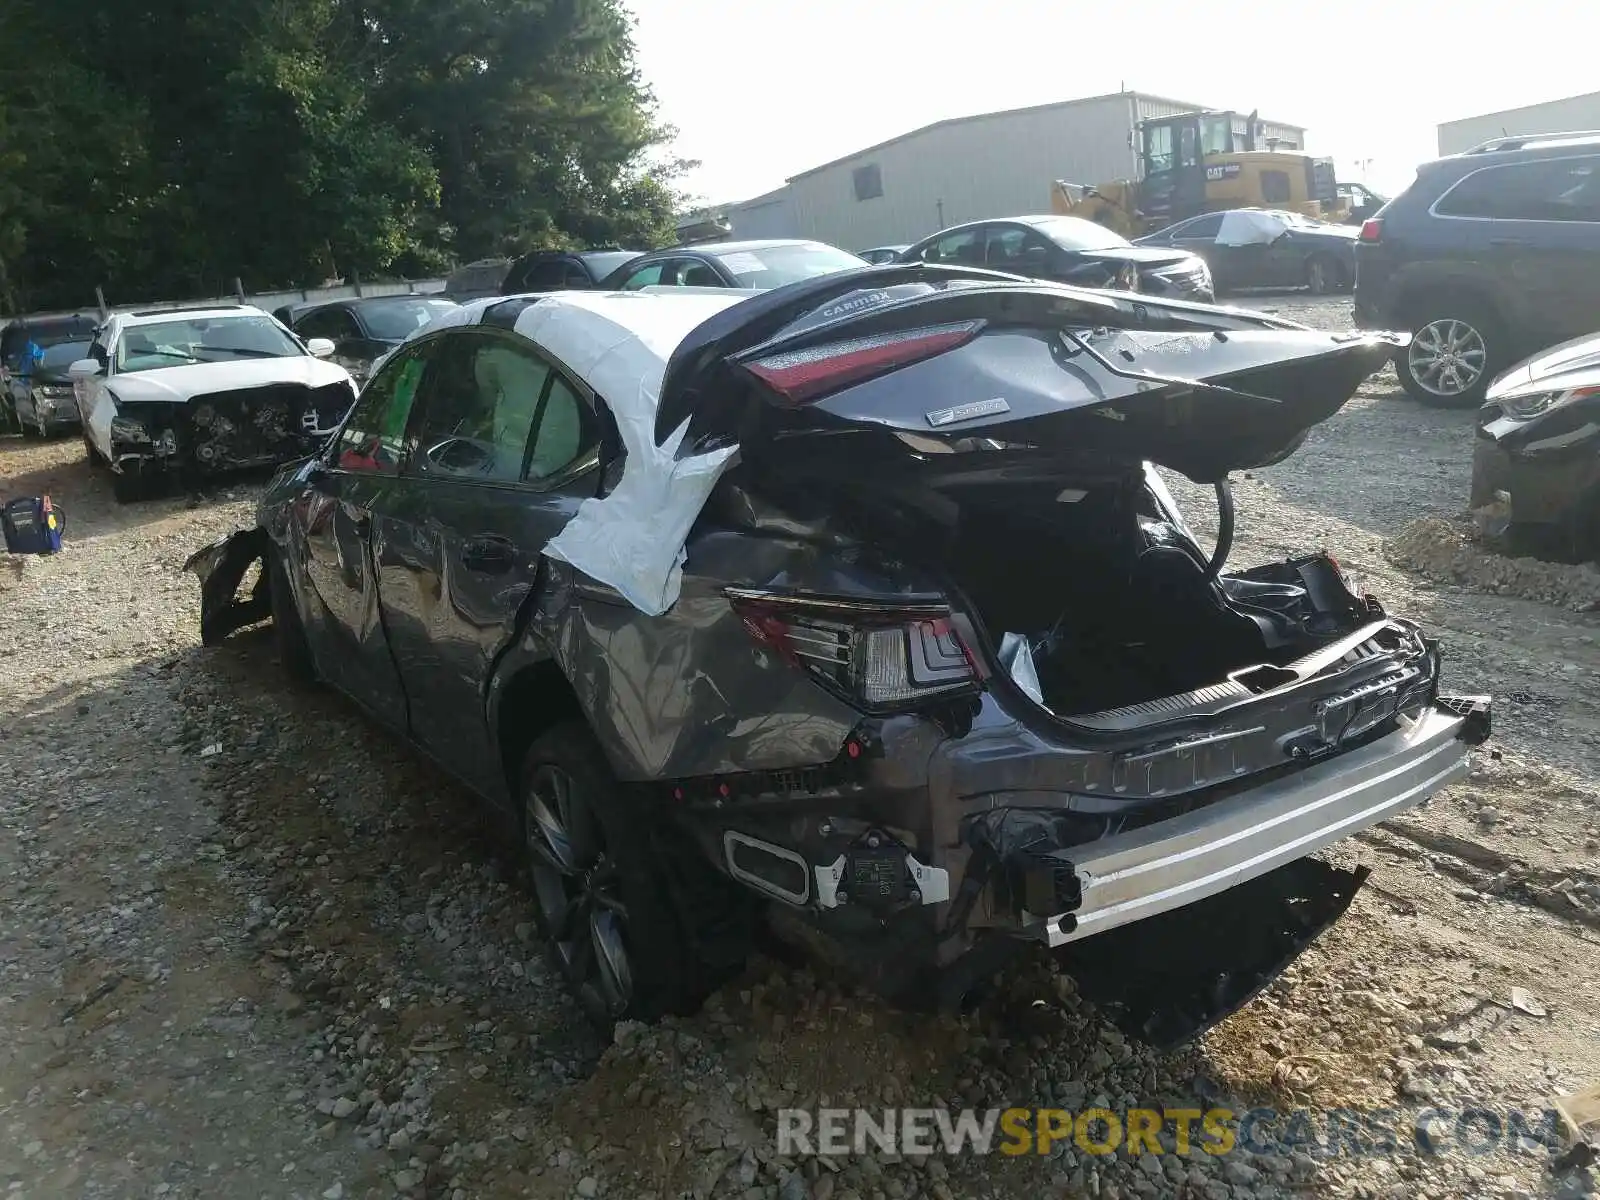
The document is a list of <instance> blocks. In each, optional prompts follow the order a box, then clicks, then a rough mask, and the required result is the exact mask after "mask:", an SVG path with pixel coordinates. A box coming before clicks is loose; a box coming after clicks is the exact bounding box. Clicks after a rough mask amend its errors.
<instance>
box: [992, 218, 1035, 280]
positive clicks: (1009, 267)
mask: <svg viewBox="0 0 1600 1200" xmlns="http://www.w3.org/2000/svg"><path fill="white" fill-rule="evenodd" d="M1049 259H1050V243H1049V242H1047V241H1045V240H1044V238H1042V237H1040V236H1039V235H1038V234H1037V233H1035V232H1033V230H1031V229H1024V228H1023V227H1022V226H1020V225H991V226H989V250H988V265H989V266H991V267H993V268H994V269H995V270H997V271H1019V270H1023V269H1024V268H1032V269H1034V270H1037V269H1039V268H1040V267H1042V266H1044V265H1045V264H1046V263H1047V262H1048V261H1049Z"/></svg>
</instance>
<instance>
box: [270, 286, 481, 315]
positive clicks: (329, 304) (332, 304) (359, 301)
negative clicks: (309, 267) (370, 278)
mask: <svg viewBox="0 0 1600 1200" xmlns="http://www.w3.org/2000/svg"><path fill="white" fill-rule="evenodd" d="M418 300H422V301H430V300H436V301H438V302H439V303H441V304H460V303H461V301H459V300H452V299H451V298H450V297H449V296H446V295H445V294H444V293H443V292H401V293H399V294H397V295H394V296H346V297H344V298H343V299H342V300H313V301H311V302H310V303H306V304H296V305H292V306H291V307H290V310H289V311H290V312H291V313H292V314H293V315H294V318H295V320H297V321H298V320H299V319H300V318H301V317H304V316H307V315H308V314H310V313H314V312H320V311H322V310H323V309H325V308H340V307H343V308H373V307H376V306H378V305H381V304H401V303H405V302H407V301H410V302H412V303H415V302H416V301H418Z"/></svg>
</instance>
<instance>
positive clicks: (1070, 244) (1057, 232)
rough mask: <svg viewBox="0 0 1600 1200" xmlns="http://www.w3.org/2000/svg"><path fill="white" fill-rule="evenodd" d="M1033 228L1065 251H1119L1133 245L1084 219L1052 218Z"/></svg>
mask: <svg viewBox="0 0 1600 1200" xmlns="http://www.w3.org/2000/svg"><path fill="white" fill-rule="evenodd" d="M1033 227H1034V228H1035V229H1037V230H1038V231H1039V232H1040V233H1042V234H1044V235H1045V237H1047V238H1049V239H1050V240H1051V241H1052V242H1054V243H1055V244H1056V245H1058V246H1060V247H1061V248H1062V249H1063V250H1117V249H1120V248H1121V247H1123V246H1131V245H1132V244H1133V243H1132V242H1130V241H1128V239H1127V238H1125V237H1123V236H1122V235H1121V234H1120V233H1113V232H1112V231H1111V230H1109V229H1107V228H1106V227H1105V226H1104V225H1101V224H1098V223H1096V222H1094V221H1085V220H1084V219H1083V218H1082V217H1052V218H1051V219H1050V220H1048V221H1035V222H1033Z"/></svg>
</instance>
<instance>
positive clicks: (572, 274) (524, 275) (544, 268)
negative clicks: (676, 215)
mask: <svg viewBox="0 0 1600 1200" xmlns="http://www.w3.org/2000/svg"><path fill="white" fill-rule="evenodd" d="M640 253H641V252H640V251H638V250H535V251H534V252H533V253H532V254H524V255H523V256H522V257H521V258H519V259H517V261H516V262H514V263H512V264H511V270H509V271H507V272H506V278H505V282H504V283H502V284H501V285H500V294H501V295H502V296H522V295H526V294H527V293H529V292H570V291H582V290H584V289H586V288H597V287H599V286H600V284H601V283H602V282H603V281H604V280H605V278H606V276H607V275H610V274H611V273H612V272H613V271H616V270H619V269H621V268H622V267H625V266H627V265H628V264H629V263H630V262H632V261H633V260H634V259H636V258H638V257H639V255H640Z"/></svg>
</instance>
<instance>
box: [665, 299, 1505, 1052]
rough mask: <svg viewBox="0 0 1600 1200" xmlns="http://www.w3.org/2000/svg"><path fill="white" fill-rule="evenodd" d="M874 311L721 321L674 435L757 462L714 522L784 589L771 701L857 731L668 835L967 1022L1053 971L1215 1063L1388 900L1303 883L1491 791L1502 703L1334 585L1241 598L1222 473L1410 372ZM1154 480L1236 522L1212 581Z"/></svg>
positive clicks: (1125, 324) (1384, 342) (1105, 332)
mask: <svg viewBox="0 0 1600 1200" xmlns="http://www.w3.org/2000/svg"><path fill="white" fill-rule="evenodd" d="M861 275H863V276H864V277H866V281H865V283H864V285H863V284H862V283H860V282H858V283H857V286H855V287H851V286H850V284H849V282H848V281H845V282H834V283H832V284H828V285H825V286H818V287H815V288H811V289H798V290H797V289H786V291H788V292H789V293H790V294H789V295H782V294H776V293H775V294H771V295H768V296H764V297H761V298H758V299H756V300H752V301H749V302H747V303H746V304H741V305H739V306H737V307H735V308H732V309H729V310H727V311H726V312H724V313H722V314H720V315H719V316H718V317H716V318H713V319H712V320H711V321H708V322H706V325H705V326H704V327H702V328H701V329H700V330H697V331H696V332H695V333H694V334H692V335H691V336H690V338H689V339H687V340H686V341H685V342H684V343H683V344H682V345H681V346H680V347H679V349H678V352H677V353H676V354H675V355H674V357H673V359H672V362H671V363H670V364H669V366H668V368H667V371H666V377H665V380H664V383H663V387H662V390H661V396H660V400H659V404H658V411H657V425H656V434H657V438H658V441H662V442H665V441H666V440H667V439H668V438H670V437H673V436H677V435H678V434H679V433H680V432H682V433H683V435H684V441H683V445H684V446H686V447H688V449H687V450H685V451H683V453H687V454H703V453H710V452H714V451H715V450H717V449H718V448H719V447H726V446H728V445H734V444H736V445H737V446H738V463H737V466H735V467H734V468H732V469H731V470H730V471H729V472H728V474H727V475H726V476H725V477H724V479H723V480H722V482H721V484H719V486H718V491H717V493H716V494H715V495H714V496H713V501H712V503H711V504H710V505H709V506H708V509H707V515H706V517H705V518H704V521H703V523H709V524H710V525H714V526H715V527H716V528H717V530H719V531H722V530H727V529H736V530H739V531H740V532H742V533H743V534H744V535H745V536H746V537H747V538H748V539H750V540H749V541H748V543H747V544H748V545H749V546H750V547H751V553H752V554H756V555H770V556H772V557H773V559H774V561H775V562H779V563H781V564H782V569H781V570H778V571H775V572H774V573H773V574H772V575H771V577H770V578H768V579H765V580H763V581H759V582H758V584H757V585H756V586H732V587H728V588H727V589H725V597H726V600H727V604H728V608H729V614H730V616H731V617H732V618H734V619H737V621H738V622H739V623H740V624H741V625H742V626H743V630H744V634H745V636H746V637H747V638H748V639H749V643H750V646H753V648H754V652H755V653H756V654H757V655H758V656H760V658H761V661H762V662H763V664H764V668H765V669H767V671H768V675H767V676H764V678H767V679H770V678H771V670H772V669H774V668H778V667H781V668H783V669H786V670H787V671H789V672H791V673H792V675H793V676H794V677H797V678H800V679H805V680H807V681H808V682H809V683H811V684H812V685H813V686H815V687H816V688H819V689H821V690H822V691H823V692H825V693H826V694H827V695H828V696H829V697H831V698H832V699H833V700H835V701H837V703H838V705H840V706H842V707H840V708H839V709H838V710H837V711H838V712H848V713H853V714H855V716H856V720H855V723H854V725H853V726H852V727H851V728H850V729H849V731H848V735H847V737H846V738H845V739H844V742H843V744H842V745H839V746H838V747H837V754H836V755H835V756H834V757H833V759H832V761H826V762H812V763H809V764H805V765H803V766H797V767H795V768H793V769H783V770H763V771H730V772H726V773H721V774H717V775H708V776H697V777H691V778H681V779H670V780H665V781H663V783H664V786H665V788H666V799H667V800H668V802H669V803H670V804H672V805H673V806H674V808H675V811H677V812H678V813H679V814H680V815H681V819H682V820H683V822H684V823H685V824H686V825H688V826H689V827H690V828H691V829H692V830H693V831H695V832H696V834H697V835H698V837H699V838H700V842H701V845H702V847H703V848H704V849H705V851H706V853H707V854H708V856H709V857H711V858H712V859H713V860H714V861H715V862H716V863H717V864H718V865H719V866H720V867H721V869H723V870H724V871H726V872H727V873H728V874H730V875H731V876H732V877H733V878H735V879H737V880H739V881H740V882H742V883H744V884H745V885H746V886H748V887H750V888H751V889H752V890H754V891H756V892H757V893H759V894H761V895H762V896H764V897H765V898H767V899H769V900H772V901H774V902H775V904H774V910H775V912H776V914H777V915H778V917H779V924H780V925H781V926H782V927H783V928H784V929H785V930H786V931H788V932H790V933H791V934H793V935H794V936H796V937H797V938H799V939H801V940H803V941H805V942H806V943H807V944H808V945H810V946H812V947H814V948H815V949H817V950H819V951H821V952H822V953H824V954H825V955H826V956H830V957H835V958H838V959H840V960H841V961H843V962H845V963H847V964H848V965H850V966H852V967H854V968H855V969H856V970H858V971H860V972H863V973H864V974H866V975H867V976H868V977H869V978H872V979H873V980H874V981H875V982H877V983H878V984H879V985H880V986H882V987H883V988H884V990H886V991H888V992H890V993H891V994H894V995H896V996H898V997H900V998H902V999H914V998H915V999H921V1000H925V1001H927V1000H937V1001H939V1002H940V1003H945V1004H956V1003H959V1002H961V1000H962V999H963V998H964V997H966V996H968V995H969V994H970V993H971V992H972V990H973V988H974V986H975V985H976V984H978V983H980V982H981V981H982V980H983V979H984V978H985V977H987V976H988V975H989V974H991V973H992V972H993V969H994V967H995V966H996V964H998V963H999V962H1001V961H1003V960H1004V959H1005V958H1007V957H1009V956H1010V955H1011V954H1014V953H1017V952H1018V951H1019V950H1022V949H1025V948H1026V947H1028V946H1030V945H1032V946H1037V947H1043V948H1047V949H1049V950H1052V951H1054V952H1056V954H1057V956H1058V957H1059V958H1060V960H1061V962H1062V965H1063V967H1064V968H1065V969H1067V970H1070V971H1072V972H1073V973H1074V975H1076V976H1077V977H1078V978H1079V980H1080V982H1081V983H1082V985H1083V988H1084V991H1085V993H1086V994H1088V995H1090V996H1091V997H1092V998H1095V999H1097V1000H1099V1001H1100V1002H1101V1003H1102V1004H1103V1005H1104V1006H1105V1008H1106V1011H1107V1012H1108V1014H1110V1015H1111V1016H1112V1017H1113V1018H1114V1019H1116V1020H1118V1021H1119V1023H1121V1024H1123V1025H1124V1026H1125V1027H1126V1028H1128V1029H1129V1030H1130V1031H1132V1032H1134V1033H1136V1034H1137V1035H1138V1036H1140V1037H1142V1038H1144V1039H1146V1040H1149V1041H1154V1042H1157V1043H1160V1044H1174V1043H1176V1042H1181V1041H1184V1040H1187V1039H1188V1038H1191V1037H1193V1036H1194V1035H1195V1034H1196V1033H1198V1032H1199V1031H1200V1030H1202V1029H1204V1028H1205V1027H1207V1026H1208V1025H1210V1024H1212V1023H1214V1022H1215V1021H1216V1020H1219V1019H1221V1018H1222V1017H1223V1016H1226V1015H1227V1014H1228V1013H1229V1012H1232V1011H1233V1010H1234V1009H1236V1008H1237V1007H1238V1006H1239V1005H1241V1004H1243V1003H1244V1002H1246V1001H1247V1000H1248V999H1249V998H1250V997H1251V996H1253V995H1254V994H1255V993H1256V992H1257V991H1259V990H1260V988H1261V987H1263V986H1265V985H1266V983H1268V982H1270V980H1271V979H1272V978H1274V977H1275V976H1276V975H1277V974H1278V973H1279V972H1280V971H1281V970H1282V969H1283V967H1284V966H1285V965H1287V963H1288V962H1289V961H1291V960H1292V959H1293V957H1294V956H1295V955H1296V954H1298V953H1299V951H1300V950H1302V949H1303V948H1304V947H1305V946H1306V945H1307V944H1309V942H1310V941H1311V939H1312V938H1314V937H1315V936H1316V935H1317V934H1318V933H1319V932H1320V931H1321V930H1322V929H1323V928H1325V927H1326V926H1327V925H1328V924H1330V923H1331V922H1333V921H1334V920H1336V919H1337V918H1338V916H1339V915H1340V914H1342V913H1343V912H1344V910H1345V909H1346V907H1347V906H1348V905H1349V903H1350V901H1351V899H1352V897H1353V896H1354V894H1355V892H1356V890H1357V889H1358V888H1359V886H1360V884H1361V882H1362V880H1363V879H1364V873H1362V872H1360V871H1348V870H1341V869H1336V868H1334V867H1331V866H1328V865H1327V864H1325V863H1322V862H1320V861H1318V860H1316V859H1313V858H1310V857H1309V856H1312V855H1314V854H1316V853H1317V852H1318V851H1321V850H1323V849H1324V848H1326V847H1328V846H1330V845H1332V844H1334V843H1336V842H1338V841H1341V840H1343V839H1345V838H1348V837H1349V836H1351V835H1352V834H1355V833H1357V832H1359V831H1360V830H1362V829H1364V828H1366V827H1368V826H1370V825H1372V824H1374V823H1376V822H1378V821H1381V820H1384V819H1385V818H1387V817H1389V816H1392V815H1394V814H1396V813H1399V812H1402V811H1404V810H1406V809H1408V808H1410V807H1412V806H1414V805H1416V804H1418V803H1420V802H1421V801H1422V800H1424V799H1425V798H1426V797H1427V796H1429V795H1431V794H1432V793H1433V792H1434V791H1436V790H1438V789H1439V788H1441V787H1444V786H1446V785H1448V784H1449V783H1451V782H1454V781H1455V780H1458V779H1460V778H1462V777H1463V776H1464V775H1465V774H1466V772H1467V770H1468V751H1469V748H1470V747H1471V746H1472V745H1475V744H1478V743H1480V742H1481V741H1483V740H1484V739H1485V738H1486V737H1487V736H1488V733H1489V702H1488V699H1487V698H1486V697H1477V696H1474V697H1465V698H1458V697H1451V696H1449V695H1446V694H1443V693H1441V690H1440V653H1439V649H1438V646H1437V645H1436V644H1435V643H1434V642H1433V641H1432V640H1431V639H1429V638H1427V637H1426V636H1424V635H1423V633H1422V631H1421V630H1420V629H1419V628H1418V627H1417V626H1415V625H1414V624H1412V623H1411V622H1409V621H1406V620H1404V619H1401V618H1397V617H1393V616H1391V615H1389V614H1388V613H1386V612H1385V610H1384V609H1383V607H1382V605H1381V603H1380V602H1379V601H1378V600H1377V599H1376V598H1374V597H1372V596H1370V595H1368V594H1365V593H1364V592H1362V591H1361V590H1360V589H1359V588H1358V587H1356V586H1354V585H1353V584H1352V582H1351V581H1350V580H1349V579H1348V577H1347V576H1346V574H1345V572H1344V571H1343V570H1342V569H1341V568H1340V566H1339V565H1338V563H1337V562H1336V560H1335V559H1334V558H1332V557H1331V556H1330V555H1328V554H1327V553H1325V552H1322V551H1312V552H1308V553H1306V554H1302V555H1298V556H1294V557H1291V558H1288V559H1287V560H1284V561H1279V562H1272V563H1267V564H1263V565H1260V566H1256V567H1253V568H1250V569H1246V570H1241V571H1226V570H1224V569H1223V568H1224V565H1225V559H1226V557H1227V554H1228V549H1229V545H1230V543H1231V535H1232V524H1233V511H1232V503H1231V495H1230V493H1229V492H1228V490H1227V485H1226V478H1227V475H1228V474H1229V472H1231V471H1238V470H1245V469H1250V468H1254V467H1259V466H1263V465H1266V464H1270V463H1274V462H1277V461H1280V460H1281V459H1283V458H1285V457H1287V455H1289V454H1290V453H1292V452H1293V450H1294V449H1295V448H1296V447H1297V446H1298V445H1299V444H1300V443H1301V441H1303V439H1304V437H1305V435H1306V433H1307V431H1308V430H1309V429H1310V428H1311V427H1312V426H1314V425H1315V424H1317V423H1318V422H1319V421H1322V420H1324V419H1326V418H1327V417H1329V416H1331V415H1332V414H1333V413H1335V412H1336V411H1337V410H1338V409H1339V408H1340V407H1341V406H1342V405H1343V404H1344V403H1345V401H1346V400H1348V399H1349V397H1350V396H1351V395H1352V394H1354V392H1355V389H1356V387H1357V386H1358V385H1359V384H1360V383H1361V381H1362V380H1364V379H1365V378H1366V377H1367V375H1369V374H1370V373H1371V372H1373V371H1375V370H1377V369H1379V368H1381V367H1382V366H1383V365H1384V364H1385V363H1386V362H1387V361H1388V360H1389V358H1390V357H1391V356H1392V354H1393V353H1394V350H1395V349H1396V347H1397V346H1399V345H1402V344H1403V342H1404V338H1403V336H1396V335H1387V334H1348V335H1345V334H1327V333H1319V332H1315V331H1312V330H1308V329H1304V328H1303V327H1299V326H1295V325H1293V323H1290V322H1284V321H1278V320H1275V319H1272V318H1268V317H1263V316H1259V315H1255V314H1248V313H1241V312H1237V311H1233V310H1225V309H1217V308H1209V307H1203V306H1194V305H1182V304H1170V303H1163V302H1160V301H1153V300H1149V299H1146V298H1140V297H1136V296H1115V295H1111V294H1108V293H1095V292H1086V291H1082V290H1077V289H1070V288H1059V287H1050V286H1041V285H1035V284H1032V283H1024V282H1022V281H1017V280H1012V279H1004V278H1001V277H994V276H987V277H986V276H985V275H984V273H982V272H962V271H952V272H944V273H938V272H928V271H925V270H923V271H920V272H918V270H917V269H912V268H904V269H902V270H901V272H900V273H899V274H896V273H895V272H894V271H892V270H888V269H883V270H881V271H880V272H878V273H877V274H876V276H874V273H872V272H863V273H861ZM801 293H804V294H801ZM1161 468H1166V469H1170V470H1176V471H1178V472H1180V473H1182V474H1184V475H1186V476H1188V477H1189V478H1190V479H1191V480H1194V481H1196V482H1200V483H1205V484H1212V485H1214V488H1215V492H1216V496H1217V499H1218V503H1219V505H1220V506H1221V518H1222V519H1221V522H1220V524H1221V527H1222V529H1223V533H1222V535H1221V540H1220V544H1219V545H1218V546H1217V548H1216V549H1215V550H1214V551H1211V552H1207V551H1206V550H1205V549H1202V547H1201V546H1200V544H1199V543H1198V541H1197V539H1196V538H1195V537H1194V535H1193V534H1192V533H1191V532H1190V530H1189V528H1188V526H1187V525H1186V523H1185V521H1184V518H1183V516H1182V514H1181V512H1180V511H1179V510H1178V507H1177V504H1176V502H1175V501H1174V500H1173V498H1172V495H1171V492H1170V491H1169V490H1168V488H1167V486H1166V483H1165V482H1164V480H1163V477H1162V474H1161ZM779 542H782V543H783V544H785V545H793V546H796V547H800V548H801V549H800V550H799V551H798V552H797V553H795V554H791V555H789V556H787V557H785V556H783V555H778V554H777V552H776V551H775V550H773V549H772V547H773V546H774V545H775V544H777V543H779ZM701 544H703V543H697V541H696V540H695V538H693V537H691V539H690V543H689V554H690V563H691V568H692V567H693V564H694V562H695V560H696V556H697V554H703V553H704V551H699V550H697V545H701ZM709 619H710V618H707V620H709ZM706 644H707V645H710V644H711V640H710V637H709V635H707V641H706ZM750 646H747V650H748V649H750ZM722 652H726V651H725V650H724V651H722ZM768 686H773V685H772V684H769V685H768ZM728 694H730V695H731V694H732V693H731V691H729V692H728ZM772 702H773V705H774V708H773V711H772V713H771V723H772V726H773V727H774V729H776V727H778V726H780V725H781V723H782V722H783V719H784V717H785V713H784V710H783V705H784V704H785V703H786V702H788V703H790V704H791V705H792V700H788V701H786V695H785V693H783V692H782V691H779V690H773V693H772ZM830 719H837V717H836V716H834V715H832V714H830ZM803 725H804V723H803V722H800V721H796V722H794V726H795V729H794V733H793V736H794V737H795V739H796V742H797V743H801V742H804V741H805V730H804V728H803ZM1130 938H1135V939H1137V940H1129V939H1130ZM1202 947H1203V949H1201V948H1202Z"/></svg>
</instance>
